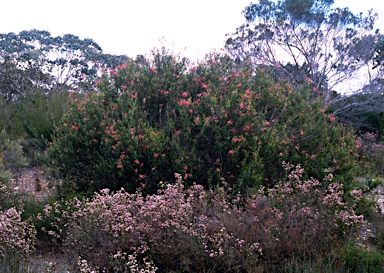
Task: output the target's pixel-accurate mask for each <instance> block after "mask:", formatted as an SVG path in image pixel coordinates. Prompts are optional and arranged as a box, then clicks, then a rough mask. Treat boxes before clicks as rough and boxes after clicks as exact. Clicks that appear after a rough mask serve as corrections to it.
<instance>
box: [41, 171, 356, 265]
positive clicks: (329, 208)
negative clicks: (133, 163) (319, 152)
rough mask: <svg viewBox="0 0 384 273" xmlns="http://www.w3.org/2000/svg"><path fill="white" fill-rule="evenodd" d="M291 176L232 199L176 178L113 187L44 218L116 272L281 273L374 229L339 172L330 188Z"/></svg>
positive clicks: (69, 243)
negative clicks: (144, 186)
mask: <svg viewBox="0 0 384 273" xmlns="http://www.w3.org/2000/svg"><path fill="white" fill-rule="evenodd" d="M284 168H285V170H286V171H287V178H286V179H285V180H283V181H282V182H280V183H278V184H276V186H275V187H273V188H272V189H270V190H266V191H264V190H262V189H261V190H260V191H259V193H257V194H254V195H251V196H248V197H246V196H242V195H240V194H238V195H236V196H233V195H231V194H230V193H231V189H230V188H228V185H226V186H223V187H219V188H217V189H216V190H215V191H212V190H209V191H208V190H204V188H203V187H202V186H201V185H197V184H194V185H192V186H191V187H189V188H188V189H186V188H184V186H183V181H182V175H181V174H176V177H177V182H176V183H175V184H162V186H161V188H160V189H159V191H158V193H157V194H153V195H147V196H144V195H143V194H142V192H141V190H138V191H137V192H136V193H133V194H130V193H127V192H126V191H124V190H120V191H117V192H115V193H113V192H111V191H110V190H108V189H105V190H102V191H101V192H100V193H96V194H95V195H94V197H93V198H92V199H84V200H82V201H79V200H77V199H76V200H75V201H73V200H72V201H67V202H66V204H60V203H58V202H57V203H55V204H54V205H53V206H47V207H46V209H45V210H44V213H43V214H41V215H39V219H41V220H42V221H44V220H45V219H51V220H50V222H52V224H51V227H54V228H52V229H50V228H49V227H46V228H45V231H46V232H47V234H49V235H50V236H52V238H54V239H57V238H60V239H61V242H62V245H63V246H64V247H65V248H66V249H67V250H68V251H69V252H70V253H72V254H73V256H74V257H82V261H83V262H82V263H81V264H82V266H83V267H84V268H85V269H84V270H88V269H86V268H99V269H100V270H115V272H120V271H121V270H122V271H124V270H128V268H130V270H131V271H132V272H134V270H133V268H135V270H136V272H138V270H139V268H140V269H143V268H152V269H153V270H155V269H154V268H155V266H154V265H156V267H158V268H159V269H160V270H161V271H163V270H168V271H169V270H179V271H182V272H204V271H208V270H209V271H210V272H258V271H260V269H261V268H262V267H263V266H264V263H263V261H267V263H266V264H268V265H271V264H272V265H273V266H277V267H278V266H281V265H282V264H283V263H284V262H285V261H286V260H287V259H288V258H289V257H295V258H300V257H307V258H308V257H311V256H312V257H314V256H316V255H321V253H324V252H327V251H328V250H329V249H330V248H331V247H332V246H334V245H335V244H336V242H337V241H339V240H343V239H344V238H346V236H347V235H349V234H350V232H351V231H353V230H354V229H355V228H357V227H359V226H361V225H362V224H363V223H364V219H363V217H362V216H357V215H356V214H355V211H354V209H355V205H356V202H357V201H358V200H359V198H360V197H361V191H360V190H353V191H351V193H350V194H349V195H345V194H344V192H343V189H342V185H341V184H339V183H337V182H333V180H332V179H333V175H332V173H328V174H327V176H326V177H325V178H324V179H323V181H322V182H320V181H318V180H316V179H314V178H309V179H304V177H303V174H304V171H303V169H302V168H301V167H300V166H297V167H296V168H295V169H293V170H292V168H293V166H292V165H290V164H285V165H284ZM223 183H224V184H225V181H223ZM322 184H324V185H322ZM347 197H348V198H347ZM69 207H71V210H70V213H68V208H69ZM59 215H62V216H61V217H59ZM57 227H59V228H57ZM127 259H128V260H127ZM133 259H134V262H133ZM148 260H149V261H153V264H151V263H148V262H146V261H148ZM140 261H143V262H140ZM84 264H85V266H84ZM152 269H148V271H143V272H151V271H150V270H152ZM89 270H91V269H89ZM118 270H120V271H118ZM143 270H144V269H143ZM84 272H88V271H84ZM125 272H127V271H125ZM140 272H141V271H140Z"/></svg>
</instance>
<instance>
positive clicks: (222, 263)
mask: <svg viewBox="0 0 384 273" xmlns="http://www.w3.org/2000/svg"><path fill="white" fill-rule="evenodd" d="M299 2H300V5H297V1H291V0H282V1H277V2H276V1H269V0H261V1H259V3H257V4H251V5H250V6H248V7H247V8H246V9H245V11H244V15H245V16H246V20H247V22H246V24H244V25H243V26H241V27H239V28H238V29H237V32H236V33H235V34H233V35H232V36H231V37H230V38H229V39H228V41H227V44H226V47H227V50H228V52H220V53H218V52H213V53H210V54H208V55H207V56H206V57H205V58H204V59H203V60H201V61H200V62H199V63H197V64H194V63H191V62H190V61H189V60H188V58H186V57H182V56H179V55H174V54H171V53H170V52H169V51H167V49H164V48H162V49H160V50H154V51H153V52H152V54H151V55H150V57H148V59H146V58H144V57H143V56H142V55H139V56H138V57H137V58H136V60H133V59H129V58H127V57H126V56H112V55H108V54H104V53H103V52H102V50H101V48H100V47H99V46H98V45H97V44H96V43H95V42H94V41H92V40H91V39H84V40H81V39H79V38H78V37H76V36H74V35H71V34H68V35H64V36H62V37H52V36H51V35H50V33H49V32H46V31H38V30H31V31H23V32H20V33H19V34H14V33H8V34H1V35H0V91H1V95H2V96H1V100H0V129H1V133H0V271H1V272H6V273H8V272H308V271H311V272H382V271H383V269H384V247H383V246H384V239H383V238H384V225H383V215H382V212H381V211H380V209H381V208H379V209H378V208H377V207H376V206H377V202H376V200H375V199H374V197H372V196H373V195H374V194H375V193H374V192H373V190H374V189H375V188H376V187H379V186H382V179H381V176H382V174H383V172H384V169H383V168H384V156H383V155H384V144H383V143H382V135H383V128H384V127H383V113H382V111H383V110H382V109H384V108H383V107H382V89H381V83H382V79H381V78H382V75H381V73H382V59H383V57H382V55H383V54H382V52H383V39H382V36H381V34H380V33H379V32H378V31H376V32H374V31H373V23H374V21H375V18H376V15H375V14H373V13H370V14H368V15H367V16H366V17H363V16H361V17H360V16H356V15H354V14H352V13H351V12H350V11H349V10H348V9H346V8H345V9H339V8H332V5H333V1H328V0H327V1H325V0H321V1H312V0H303V1H299ZM325 38H329V40H327V39H325ZM367 41H369V43H368V42H367ZM367 45H370V46H371V47H368V46H367ZM278 47H280V48H283V49H285V50H286V51H287V53H288V55H290V57H291V60H290V61H289V63H288V62H287V63H285V62H283V60H280V59H277V55H275V50H276V49H277V48H278ZM330 48H331V49H332V53H331V52H330V51H329V49H330ZM319 52H320V54H318V53H319ZM52 56H56V57H57V58H52ZM363 66H369V67H371V68H372V70H371V72H372V71H375V78H374V79H373V78H372V80H371V81H370V82H368V83H367V85H366V86H365V87H364V88H363V89H362V92H360V93H356V94H353V95H349V96H341V95H340V94H337V93H336V92H334V90H333V89H332V86H335V85H337V84H338V83H341V82H343V81H344V80H347V79H349V78H350V76H351V74H353V73H355V72H358V71H359V69H360V68H362V67H363ZM352 110H353V111H352ZM31 166H33V167H36V166H37V167H41V168H43V167H44V168H49V169H50V172H46V173H45V174H44V179H49V181H44V183H42V181H41V180H40V179H41V178H42V176H43V175H42V174H39V175H41V177H40V176H39V177H36V179H35V180H34V181H33V182H32V183H33V185H32V187H33V189H32V190H30V189H29V193H28V192H22V191H21V190H20V187H19V186H21V184H22V183H21V182H20V181H19V180H18V178H19V175H20V172H21V171H22V170H23V169H24V168H28V167H31ZM37 197H39V198H37ZM368 231H369V232H371V233H374V235H372V236H373V237H371V238H369V237H368V236H366V235H364V236H363V235H362V234H364V233H367V232H368ZM363 237H364V238H363ZM369 239H371V240H369ZM42 246H45V247H46V248H48V252H49V254H50V255H47V254H46V253H45V254H44V255H46V256H44V259H45V260H43V261H42V260H41V257H39V254H40V253H41V252H40V251H42V249H43V248H42ZM56 251H57V252H56ZM59 254H60V257H62V259H63V261H61V263H62V264H63V266H61V267H60V268H59V267H58V266H56V265H57V264H56V263H53V262H48V260H47V259H48V256H50V257H52V256H55V255H59Z"/></svg>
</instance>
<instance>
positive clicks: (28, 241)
mask: <svg viewBox="0 0 384 273" xmlns="http://www.w3.org/2000/svg"><path fill="white" fill-rule="evenodd" d="M8 194H9V191H8V190H7V187H6V186H5V185H4V184H2V183H0V199H3V198H7V195H8ZM22 213H23V209H22V208H15V207H11V208H8V209H5V210H3V208H2V207H1V206H0V264H7V263H10V264H13V263H14V264H17V263H18V262H20V261H22V260H25V259H27V258H28V256H29V255H30V254H31V252H32V251H33V249H34V242H35V235H36V230H35V228H34V226H33V224H32V223H31V221H23V220H22V218H21V214H22Z"/></svg>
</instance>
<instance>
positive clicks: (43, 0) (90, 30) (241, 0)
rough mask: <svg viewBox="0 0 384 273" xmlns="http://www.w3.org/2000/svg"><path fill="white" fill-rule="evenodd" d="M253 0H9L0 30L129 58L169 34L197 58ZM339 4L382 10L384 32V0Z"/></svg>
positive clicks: (173, 43)
mask: <svg viewBox="0 0 384 273" xmlns="http://www.w3.org/2000/svg"><path fill="white" fill-rule="evenodd" d="M250 2H251V0H193V1H191V0H189V1H186V0H109V1H101V0H66V1H62V0H7V1H6V2H5V3H2V5H1V6H2V7H1V9H2V15H1V17H0V33H8V32H15V33H18V32H19V31H22V30H31V29H38V30H48V31H49V32H50V33H51V34H52V36H58V35H60V36H61V35H63V34H74V35H77V36H79V37H80V38H91V39H93V40H94V41H95V42H97V43H98V44H99V45H100V46H101V48H102V49H103V51H104V52H105V53H110V54H126V55H128V56H129V57H135V56H136V55H137V54H143V55H145V54H148V53H149V51H150V50H151V49H152V48H153V47H160V46H161V44H160V42H159V39H161V38H162V37H164V38H165V39H166V43H165V45H166V47H168V48H172V47H173V48H174V52H175V53H178V52H182V53H183V54H184V55H186V56H188V57H190V58H191V59H196V58H202V57H203V56H204V55H205V53H208V52H210V51H211V50H212V49H213V48H216V49H217V50H219V49H220V48H221V47H223V46H224V42H225V40H226V37H225V34H227V33H230V32H234V31H235V30H236V28H237V27H239V26H240V25H241V24H242V23H243V22H244V21H245V19H244V17H243V15H242V14H241V11H242V10H244V8H245V7H246V6H248V5H249V4H250ZM253 2H257V0H254V1H253ZM336 6H339V7H345V6H348V7H350V9H351V10H352V11H353V12H366V11H367V10H368V9H370V8H373V9H374V10H375V11H377V12H378V13H380V11H383V15H382V17H383V18H380V19H379V22H378V24H377V25H376V27H377V28H381V29H382V32H384V0H336ZM184 48H186V49H185V50H184Z"/></svg>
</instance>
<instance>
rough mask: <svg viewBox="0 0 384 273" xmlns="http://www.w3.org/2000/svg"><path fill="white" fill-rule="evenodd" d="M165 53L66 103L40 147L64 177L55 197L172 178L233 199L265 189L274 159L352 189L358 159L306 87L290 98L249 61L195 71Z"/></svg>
mask: <svg viewBox="0 0 384 273" xmlns="http://www.w3.org/2000/svg"><path fill="white" fill-rule="evenodd" d="M187 64H188V61H187V60H186V59H185V58H179V59H178V58H175V57H173V56H172V55H169V54H168V53H167V52H166V51H163V52H153V57H152V60H149V61H148V62H147V63H146V64H145V65H141V64H139V65H138V64H137V63H136V62H133V61H132V62H126V63H125V64H124V65H122V66H120V67H118V70H117V71H111V73H110V74H111V76H110V77H108V75H105V76H104V78H103V82H100V83H99V84H98V86H97V89H96V90H95V91H94V92H89V93H87V94H86V95H85V96H84V97H83V98H81V99H78V98H75V99H74V100H73V102H72V104H71V106H70V110H69V111H68V114H67V115H66V116H65V117H64V119H63V120H62V124H60V125H59V126H58V127H57V129H56V132H55V138H54V141H53V144H52V145H51V147H50V148H49V149H48V153H49V156H50V157H51V159H52V164H53V166H54V167H55V170H57V171H58V174H59V176H60V177H62V178H64V181H63V184H62V185H61V187H60V191H63V192H65V191H71V190H72V191H75V192H83V193H84V192H85V193H88V194H89V193H90V194H92V193H93V192H94V191H97V190H99V189H103V188H109V189H111V190H119V189H120V188H121V187H124V188H125V189H126V190H128V191H130V192H133V191H135V189H136V188H137V187H140V186H141V187H143V188H145V192H155V191H156V190H157V185H158V183H159V182H160V181H164V182H170V181H172V179H173V175H174V173H180V174H182V175H183V177H184V179H185V182H186V183H187V185H192V183H193V182H196V183H198V184H201V185H204V187H205V188H207V189H208V188H213V187H214V186H216V185H217V184H219V183H220V179H222V178H224V179H225V180H226V181H227V183H228V184H229V185H230V186H231V187H232V188H233V190H234V193H237V192H238V191H240V192H241V193H245V192H247V191H248V190H252V189H253V190H257V189H258V188H259V187H260V186H262V185H264V186H273V185H275V184H276V183H277V182H278V181H279V180H280V179H281V178H283V177H284V175H285V173H284V170H283V168H282V166H281V164H282V162H283V161H289V162H290V163H292V164H302V166H303V167H304V168H305V169H306V170H307V172H308V176H314V177H322V176H324V169H326V168H334V169H335V171H334V174H335V176H336V177H337V179H339V180H340V181H341V182H343V183H344V184H345V186H346V187H347V188H348V189H350V188H351V187H353V179H352V178H353V177H356V175H357V174H358V164H360V163H361V162H360V155H359V154H358V147H356V144H357V143H356V141H357V140H356V139H355V138H354V136H353V133H352V131H350V130H348V128H346V127H344V126H342V125H340V124H338V123H337V122H336V121H335V117H334V116H332V115H328V114H326V113H325V112H324V110H323V108H322V107H321V103H320V102H318V101H312V102H311V103H309V96H310V93H309V91H308V90H307V89H306V86H303V87H302V90H301V91H300V92H299V91H295V90H293V87H292V86H291V85H290V84H288V83H287V82H275V81H274V80H273V77H271V76H270V75H269V74H268V73H266V72H264V71H263V70H262V69H258V68H257V67H255V66H253V65H252V63H243V64H242V65H240V66H239V65H236V64H234V63H233V62H232V61H230V60H229V58H228V57H227V56H225V55H221V54H213V55H211V56H208V57H207V59H206V60H205V62H202V63H201V64H199V65H197V66H188V65H187Z"/></svg>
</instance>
